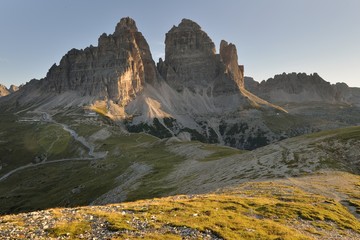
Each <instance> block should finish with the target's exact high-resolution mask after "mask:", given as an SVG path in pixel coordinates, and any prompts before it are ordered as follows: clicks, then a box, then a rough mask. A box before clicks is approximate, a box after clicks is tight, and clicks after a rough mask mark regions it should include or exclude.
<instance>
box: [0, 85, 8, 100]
mask: <svg viewBox="0 0 360 240" xmlns="http://www.w3.org/2000/svg"><path fill="white" fill-rule="evenodd" d="M9 94H10V92H9V90H8V89H7V88H6V87H5V86H4V85H2V84H0V97H4V96H7V95H9Z"/></svg>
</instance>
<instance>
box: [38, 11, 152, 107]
mask: <svg viewBox="0 0 360 240" xmlns="http://www.w3.org/2000/svg"><path fill="white" fill-rule="evenodd" d="M157 75H158V74H157V70H156V67H155V63H154V61H153V59H152V56H151V53H150V48H149V45H148V44H147V42H146V40H145V38H144V37H143V35H142V34H141V33H140V32H139V31H138V29H137V27H136V24H135V21H134V20H133V19H131V18H123V19H121V21H120V22H119V23H118V24H117V26H116V28H115V32H114V33H113V34H110V35H107V34H105V33H104V34H102V35H101V36H100V38H99V41H98V47H93V46H90V47H87V48H85V49H84V50H77V49H72V50H70V51H69V52H68V53H67V54H66V55H65V56H64V57H63V58H62V59H61V61H60V64H59V65H56V64H54V65H53V66H52V67H51V68H50V70H49V72H48V74H47V76H46V78H45V79H44V82H46V84H45V85H46V88H47V89H48V90H49V91H52V92H56V93H63V92H66V91H69V90H73V91H76V92H78V93H79V94H80V95H82V96H96V97H98V98H100V99H107V100H112V101H113V102H115V103H117V104H120V105H126V104H127V103H128V102H129V101H130V100H131V99H133V98H134V97H135V96H136V95H137V94H138V93H139V92H140V91H141V90H142V89H143V87H144V84H145V83H154V82H155V81H157V77H158V76H157Z"/></svg>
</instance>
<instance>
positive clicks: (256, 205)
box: [0, 176, 360, 240]
mask: <svg viewBox="0 0 360 240" xmlns="http://www.w3.org/2000/svg"><path fill="white" fill-rule="evenodd" d="M354 178H356V179H357V181H358V183H359V182H360V178H359V177H357V176H356V177H354ZM45 212H46V214H44V215H50V219H53V221H51V223H50V225H49V226H48V228H47V229H46V230H44V229H42V228H41V227H40V232H41V231H44V232H43V234H44V236H45V237H44V238H46V237H61V236H67V237H71V238H77V237H80V236H91V234H92V232H93V231H95V228H96V229H97V230H99V225H101V224H102V225H101V227H100V229H103V230H102V231H104V232H108V233H109V234H111V236H113V239H125V238H128V239H144V238H145V239H182V235H181V234H182V233H181V231H179V229H184V227H185V229H187V230H191V231H198V232H200V233H206V234H212V235H213V236H217V237H220V238H223V239H291V240H292V239H318V238H320V239H329V238H330V237H334V236H335V237H337V239H340V238H341V239H350V238H351V237H353V238H354V237H355V238H356V237H359V236H360V222H359V221H358V220H357V219H356V218H355V217H354V216H353V215H352V214H350V213H349V211H348V210H347V209H346V208H345V207H344V206H343V205H341V204H340V203H339V202H338V201H336V200H334V199H332V198H329V197H325V196H322V195H320V194H314V193H310V192H307V191H304V190H302V189H300V188H298V187H294V186H290V185H288V184H284V183H279V182H271V181H266V182H249V183H245V184H242V185H239V186H238V187H236V188H232V189H230V190H226V191H223V192H222V193H218V194H204V195H194V196H184V195H180V196H174V197H167V198H157V199H152V200H141V201H136V202H129V203H122V204H115V205H109V206H99V207H96V206H94V207H81V208H76V209H50V210H47V211H45ZM39 215H41V213H40V214H39ZM37 216H38V215H37ZM94 219H96V222H97V224H94ZM0 221H2V222H3V224H0V232H2V231H4V232H5V229H4V227H5V223H7V224H11V226H13V228H14V229H17V228H18V229H24V228H27V231H29V232H35V231H38V230H39V226H38V225H36V224H40V223H36V224H35V225H34V223H33V222H31V220H29V215H26V214H20V215H9V216H3V217H0ZM90 223H91V224H90ZM7 226H9V225H7ZM95 226H97V227H95ZM176 229H177V230H178V231H176ZM190 239H197V238H196V237H193V238H190Z"/></svg>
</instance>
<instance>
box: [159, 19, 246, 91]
mask: <svg viewBox="0 0 360 240" xmlns="http://www.w3.org/2000/svg"><path fill="white" fill-rule="evenodd" d="M158 69H159V72H160V74H161V76H162V77H163V78H164V79H165V80H166V81H167V83H168V84H169V85H170V86H171V87H173V88H174V89H176V90H177V91H182V90H184V89H185V88H187V89H189V90H191V91H193V92H202V91H204V89H205V90H206V92H208V93H210V94H209V95H214V96H218V95H221V94H224V93H236V92H239V88H240V87H242V86H243V68H242V67H239V66H238V63H237V53H236V47H235V46H234V45H233V44H230V45H229V44H227V43H226V42H225V41H223V42H222V44H221V48H220V54H216V51H215V44H214V43H213V41H212V40H211V39H210V38H209V36H208V35H207V34H206V33H205V32H204V31H203V30H202V29H201V28H200V26H199V25H198V24H197V23H195V22H193V21H191V20H188V19H183V20H182V21H181V23H180V24H179V25H178V26H174V27H173V28H172V29H171V30H170V31H169V32H168V33H167V34H166V39H165V60H164V61H163V60H162V59H160V62H159V64H158Z"/></svg>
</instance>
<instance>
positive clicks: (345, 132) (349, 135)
mask: <svg viewBox="0 0 360 240" xmlns="http://www.w3.org/2000/svg"><path fill="white" fill-rule="evenodd" d="M326 136H329V137H331V138H336V139H339V140H342V141H346V140H349V139H360V126H355V127H348V128H340V129H333V130H328V131H321V132H317V133H312V134H309V135H306V137H308V138H320V137H326Z"/></svg>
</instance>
